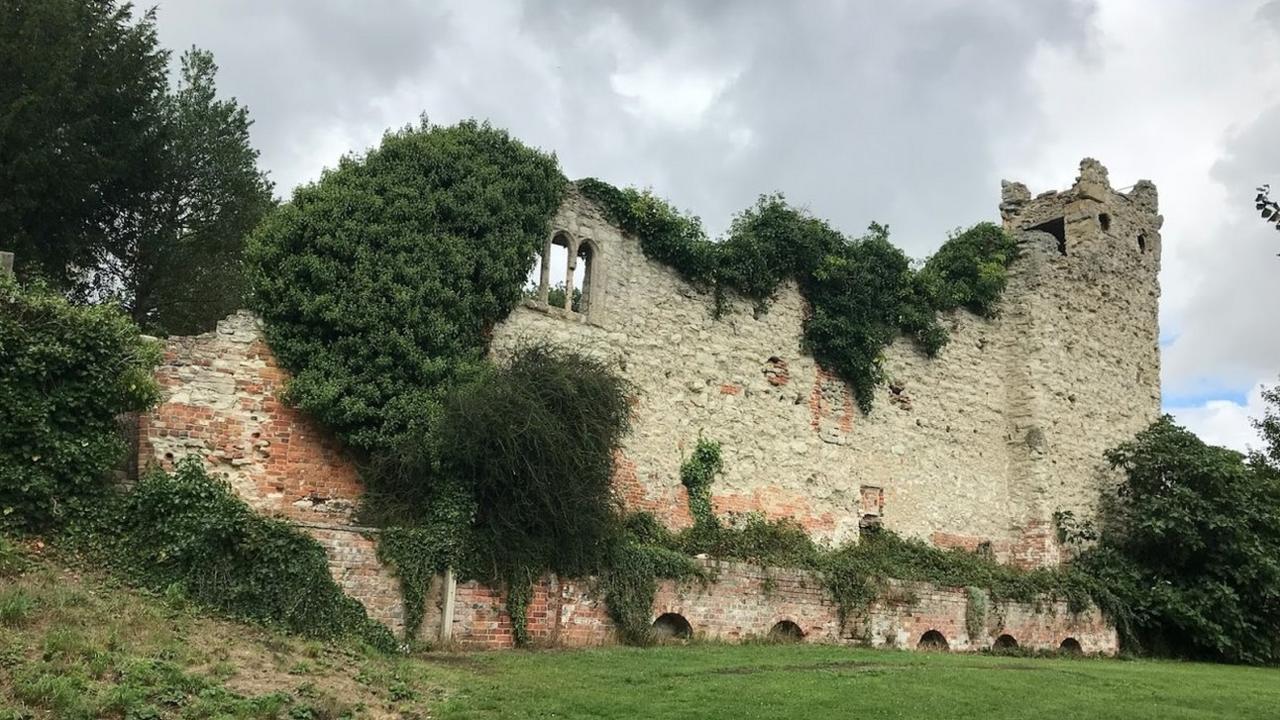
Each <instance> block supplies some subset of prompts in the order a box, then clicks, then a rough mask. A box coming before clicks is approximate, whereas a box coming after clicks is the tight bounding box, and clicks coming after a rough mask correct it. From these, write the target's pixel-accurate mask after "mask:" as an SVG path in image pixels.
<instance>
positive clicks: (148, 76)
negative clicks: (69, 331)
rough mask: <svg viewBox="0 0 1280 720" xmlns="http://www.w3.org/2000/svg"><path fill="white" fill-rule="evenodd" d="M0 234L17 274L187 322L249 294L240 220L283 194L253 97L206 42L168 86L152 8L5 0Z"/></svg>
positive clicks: (220, 311) (190, 327)
mask: <svg viewBox="0 0 1280 720" xmlns="http://www.w3.org/2000/svg"><path fill="white" fill-rule="evenodd" d="M0 17H4V18H5V22H4V23H3V24H0V66H2V67H4V68H5V72H4V73H2V74H0V238H3V239H4V240H3V242H4V243H5V245H6V246H8V245H9V244H10V243H12V247H11V248H10V247H6V248H5V249H12V250H14V251H16V254H17V267H16V269H17V271H18V273H19V275H20V276H24V277H29V276H42V277H44V278H45V279H47V281H48V282H49V283H50V284H51V285H52V286H54V287H56V288H58V289H59V290H61V291H63V292H65V293H67V294H68V296H69V297H71V298H73V299H75V300H78V301H98V300H103V299H108V298H109V299H116V300H119V301H120V302H121V303H122V305H123V306H124V307H125V308H126V309H127V310H128V311H129V313H130V315H131V316H132V317H133V318H134V319H135V320H136V321H137V322H139V323H140V324H142V325H143V326H144V327H145V328H146V329H148V330H150V331H155V332H180V333H190V332H195V331H199V330H204V329H207V328H208V327H211V326H212V324H213V322H214V321H215V320H217V319H218V318H220V317H222V316H224V315H226V314H227V313H228V312H230V311H231V310H234V309H235V308H236V307H239V306H240V304H241V296H242V289H243V282H242V280H241V279H240V278H241V274H240V269H239V253H240V248H241V244H242V241H243V238H244V235H245V234H246V233H247V231H248V229H249V228H251V227H252V226H253V225H255V224H256V223H257V222H258V220H259V219H260V218H261V217H262V215H263V214H264V213H265V212H266V210H267V209H269V208H270V207H271V205H272V203H273V200H272V198H271V184H270V183H269V182H268V181H267V180H266V177H265V175H264V174H263V173H262V172H260V171H259V170H258V169H257V168H256V162H257V152H256V151H255V150H253V149H252V148H251V147H250V145H249V138H248V128H249V124H250V122H249V119H248V114H247V111H246V110H245V109H244V108H243V107H242V106H240V105H238V104H237V103H236V102H235V101H234V100H230V101H223V100H218V99H217V97H216V90H215V86H214V75H215V73H216V70H217V68H216V66H215V65H214V63H213V59H212V56H210V55H209V54H208V53H207V52H202V51H199V50H196V49H192V50H191V51H189V52H188V53H186V54H185V55H184V56H183V59H182V71H181V76H180V80H179V82H178V85H177V87H176V89H173V90H172V91H171V90H170V89H169V87H168V85H169V84H168V79H167V73H166V66H167V63H168V60H169V53H168V51H166V50H164V49H162V48H161V47H160V46H159V44H158V41H157V38H156V29H155V13H154V11H149V12H146V13H143V14H142V15H140V16H135V15H134V14H133V8H132V6H131V5H129V4H127V3H125V4H121V3H118V2H115V1H114V0H93V1H91V2H82V1H79V0H46V1H45V2H28V1H26V0H0Z"/></svg>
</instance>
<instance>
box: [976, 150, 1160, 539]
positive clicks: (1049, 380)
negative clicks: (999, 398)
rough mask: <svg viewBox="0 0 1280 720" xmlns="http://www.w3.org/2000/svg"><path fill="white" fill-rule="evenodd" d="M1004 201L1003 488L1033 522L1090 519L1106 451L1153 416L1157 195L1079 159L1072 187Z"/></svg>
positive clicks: (1016, 194)
mask: <svg viewBox="0 0 1280 720" xmlns="http://www.w3.org/2000/svg"><path fill="white" fill-rule="evenodd" d="M1001 200H1002V201H1001V204H1000V214H1001V217H1002V219H1003V222H1004V226H1005V229H1006V230H1009V231H1011V232H1014V233H1016V234H1017V236H1018V237H1019V239H1020V246H1021V248H1022V251H1023V255H1022V257H1021V259H1020V260H1019V261H1018V262H1017V263H1016V264H1015V265H1014V268H1013V277H1012V279H1011V282H1010V287H1009V290H1008V295H1007V296H1006V298H1005V301H1004V304H1003V307H1004V308H1006V311H1005V312H1006V317H1005V319H1004V321H1005V322H1007V323H1009V325H1010V330H1011V331H1012V332H1011V334H1010V336H1009V339H1010V341H1011V342H1013V343H1014V347H1013V348H1012V350H1013V351H1012V352H1010V353H1009V355H1008V359H1009V367H1008V370H1007V372H1008V378H1007V381H1006V382H1007V392H1008V411H1007V412H1008V417H1007V422H1008V427H1009V435H1010V438H1011V457H1010V487H1011V489H1012V490H1013V491H1014V492H1015V494H1016V495H1017V496H1018V498H1019V501H1020V503H1021V504H1023V505H1024V508H1025V512H1026V513H1027V517H1028V518H1029V519H1033V520H1038V521H1039V522H1040V523H1044V522H1045V521H1047V520H1049V519H1050V518H1052V515H1053V513H1054V512H1055V511H1058V510H1065V511H1071V512H1073V513H1075V514H1076V515H1077V516H1078V517H1088V516H1090V515H1091V514H1092V512H1093V510H1094V508H1095V506H1096V502H1097V499H1098V496H1099V495H1098V493H1099V490H1100V489H1101V487H1102V484H1103V483H1105V482H1107V480H1108V478H1111V477H1114V474H1113V473H1112V472H1110V471H1109V470H1108V468H1107V467H1106V464H1105V461H1104V460H1103V453H1104V452H1105V451H1106V450H1107V449H1109V448H1111V447H1114V446H1115V445H1117V444H1118V443H1120V442H1123V441H1125V440H1128V439H1130V438H1132V437H1133V435H1134V434H1135V433H1137V432H1138V431H1140V430H1142V429H1143V428H1145V427H1146V426H1147V425H1148V424H1149V423H1150V422H1152V421H1153V420H1155V419H1156V418H1157V417H1159V414H1160V350H1159V330H1158V321H1157V314H1158V307H1157V306H1158V301H1159V296H1160V287H1159V282H1158V279H1157V275H1158V273H1159V270H1160V226H1161V224H1162V222H1163V218H1161V216H1160V215H1159V214H1158V207H1157V195H1156V188H1155V186H1154V185H1152V184H1151V183H1150V182H1149V181H1146V180H1140V181H1138V182H1137V184H1135V185H1134V186H1133V187H1132V188H1131V189H1130V190H1129V191H1128V192H1127V193H1122V192H1119V191H1117V190H1115V189H1113V188H1112V187H1111V184H1110V182H1109V180H1108V177H1107V170H1106V168H1104V167H1103V166H1102V165H1101V164H1100V163H1099V162H1098V161H1097V160H1093V159H1091V158H1086V159H1085V160H1083V161H1081V163H1080V175H1079V177H1078V178H1077V179H1076V182H1075V184H1074V185H1072V187H1071V188H1070V189H1068V190H1065V191H1062V192H1046V193H1042V194H1040V195H1037V196H1035V197H1034V198H1033V197H1032V196H1031V194H1030V193H1029V192H1028V190H1027V188H1026V186H1025V185H1022V184H1021V183H1010V182H1005V183H1004V184H1003V192H1002V198H1001ZM1046 540H1047V541H1048V540H1049V539H1048V538H1046ZM1054 547H1055V545H1054V543H1052V542H1051V541H1048V542H1046V543H1045V545H1044V547H1043V550H1036V549H1034V547H1033V546H1028V547H1027V552H1040V551H1043V552H1046V553H1047V555H1046V556H1045V557H1041V558H1035V557H1027V558H1024V560H1026V561H1030V562H1033V563H1034V564H1045V563H1052V562H1054V561H1056V560H1057V557H1056V555H1055V551H1054Z"/></svg>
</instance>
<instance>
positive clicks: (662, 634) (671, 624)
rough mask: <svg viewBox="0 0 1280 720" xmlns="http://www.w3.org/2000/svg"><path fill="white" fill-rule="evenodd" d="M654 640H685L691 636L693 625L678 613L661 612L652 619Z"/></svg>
mask: <svg viewBox="0 0 1280 720" xmlns="http://www.w3.org/2000/svg"><path fill="white" fill-rule="evenodd" d="M653 637H654V639H656V640H687V639H689V638H691V637H693V626H692V625H690V624H689V621H688V620H685V619H684V616H683V615H681V614H680V613H663V614H661V615H659V616H658V619H657V620H654V621H653Z"/></svg>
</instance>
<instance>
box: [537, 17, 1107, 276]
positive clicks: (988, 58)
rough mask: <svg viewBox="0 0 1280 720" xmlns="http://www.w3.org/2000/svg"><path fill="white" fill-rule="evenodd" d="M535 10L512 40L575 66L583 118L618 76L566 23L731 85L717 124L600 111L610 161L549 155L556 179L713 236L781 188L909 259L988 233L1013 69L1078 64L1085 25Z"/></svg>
mask: <svg viewBox="0 0 1280 720" xmlns="http://www.w3.org/2000/svg"><path fill="white" fill-rule="evenodd" d="M536 7H537V8H538V11H527V12H526V18H528V22H527V25H526V27H527V28H528V29H529V30H530V31H531V32H533V33H536V34H538V35H540V36H542V37H544V38H545V39H546V42H548V43H551V44H553V45H555V46H556V47H557V48H559V49H561V51H562V52H564V53H565V54H566V56H568V57H574V58H575V60H574V61H573V62H572V63H571V64H570V65H569V66H567V67H566V72H567V73H570V74H571V75H572V77H571V79H570V82H572V83H574V84H575V85H576V86H577V87H579V88H581V89H584V90H586V89H591V90H593V91H594V93H595V95H594V97H593V102H594V103H602V102H607V99H608V95H607V93H604V92H603V91H604V90H605V89H607V88H608V76H609V74H611V73H613V72H616V71H617V70H618V67H617V65H616V63H614V62H612V60H613V58H609V57H605V58H603V60H604V61H603V62H602V61H600V60H601V58H600V57H599V55H598V53H599V48H595V47H591V46H590V45H589V43H588V42H587V41H585V40H584V38H587V37H589V35H588V34H587V33H586V32H585V29H586V28H585V27H584V23H591V22H596V23H608V22H611V21H612V22H616V23H620V24H621V25H622V26H624V27H626V28H627V29H628V30H630V31H631V33H632V35H633V37H632V39H633V40H634V41H635V42H636V43H637V44H638V45H639V46H640V47H641V48H643V49H644V50H645V51H647V52H648V53H650V54H651V55H653V56H654V57H661V56H662V55H664V54H666V53H671V52H681V51H682V47H683V46H686V45H693V46H695V47H694V49H693V50H689V51H687V54H689V55H690V56H693V57H697V56H698V53H699V52H702V53H706V54H707V55H709V56H712V57H716V58H720V59H721V62H729V63H732V64H733V65H734V66H735V69H736V71H737V74H736V79H735V80H734V81H733V82H732V83H731V84H730V85H729V86H728V87H727V88H726V89H725V91H724V92H723V93H722V94H721V95H720V96H719V97H718V98H717V99H716V101H715V108H714V109H713V110H714V112H715V113H719V114H718V115H717V114H713V116H712V117H713V122H709V123H706V124H704V125H701V126H698V127H694V128H691V129H685V128H661V127H659V128H654V127H637V126H636V122H635V121H634V119H631V118H628V117H626V116H625V114H621V113H619V112H617V111H616V109H615V110H612V111H605V112H603V113H600V115H601V117H598V118H597V120H598V121H599V122H603V123H607V125H606V126H607V127H608V128H610V129H611V130H612V132H609V133H603V134H602V135H601V136H599V138H598V139H599V140H603V141H604V142H607V143H610V144H611V145H612V146H613V147H608V146H602V147H594V148H590V149H588V150H586V151H585V153H584V150H583V148H575V149H574V150H573V151H571V152H570V151H567V152H570V154H568V155H567V157H569V158H572V159H573V160H574V162H573V163H572V165H573V168H572V169H575V170H576V169H577V166H578V165H579V163H578V162H577V159H578V157H579V156H581V155H583V154H586V153H589V154H590V156H591V160H593V161H594V164H595V168H594V169H591V170H589V171H588V172H592V173H594V174H602V175H605V176H606V177H608V178H609V179H611V180H614V181H615V182H627V181H632V182H635V181H640V182H641V183H645V182H649V183H652V184H654V185H655V189H656V190H658V191H659V192H660V193H662V194H665V195H667V196H669V197H671V198H673V199H674V200H676V201H677V204H679V205H681V206H682V207H693V208H695V209H697V210H699V211H700V212H701V213H702V214H703V215H704V216H705V217H706V218H707V219H708V220H709V221H710V224H711V225H712V226H714V227H723V226H724V224H725V223H726V221H727V219H728V218H729V216H730V215H731V214H732V213H733V212H734V211H736V210H738V209H741V208H743V207H745V206H747V205H749V204H750V203H751V202H752V201H753V200H754V198H755V196H756V195H758V194H760V193H762V192H771V191H774V190H781V191H783V192H785V193H787V194H788V196H789V197H790V198H791V199H792V200H793V201H795V202H798V203H800V204H803V205H807V206H809V207H810V208H811V209H812V210H813V211H814V212H815V213H816V214H818V215H820V216H823V217H827V218H829V219H831V220H832V221H833V222H834V223H835V224H836V225H837V226H839V227H841V228H842V229H844V230H846V231H848V232H860V231H861V230H862V229H863V228H865V227H866V225H867V223H868V222H870V221H872V220H878V221H881V222H887V223H889V224H890V226H891V228H893V230H894V235H895V239H896V241H897V242H898V243H899V244H900V245H902V246H903V247H905V248H907V249H908V250H909V251H911V252H913V253H915V254H924V253H926V252H928V251H929V250H930V249H932V248H933V247H935V246H936V245H937V244H938V243H939V242H941V240H942V239H943V237H944V233H945V231H946V230H947V229H950V228H953V227H956V226H959V225H964V224H969V223H972V222H974V221H976V220H979V219H984V218H992V217H994V215H995V204H996V193H997V190H998V183H999V179H1000V172H999V169H998V168H996V167H994V166H993V164H992V161H991V156H992V149H993V147H994V146H995V145H996V144H997V143H1000V142H1002V138H1003V137H1007V136H1009V135H1011V134H1012V135H1018V134H1025V133H1026V132H1027V130H1026V128H1028V127H1030V126H1032V125H1034V123H1035V120H1036V112H1037V110H1036V102H1035V100H1036V99H1035V97H1034V94H1033V90H1034V88H1033V86H1032V83H1031V79H1030V78H1029V77H1028V76H1027V67H1028V65H1029V62H1030V60H1031V58H1032V56H1033V54H1034V53H1035V52H1036V50H1037V48H1038V47H1039V46H1040V44H1041V43H1050V44H1063V45H1066V46H1069V47H1074V48H1077V49H1078V50H1079V51H1080V52H1082V53H1083V52H1085V51H1086V50H1087V46H1088V31H1089V19H1090V14H1091V11H1092V8H1091V6H1090V5H1085V4H1070V5H1061V4H1058V5H1053V6H1048V5H1040V6H1036V7H1031V6H1029V5H1028V4H1026V3H1015V2H1005V3H1000V2H991V3H978V4H965V5H956V6H952V7H948V8H944V9H942V10H938V9H936V8H937V6H936V4H912V3H907V4H902V5H899V4H886V3H876V4H865V3H864V4H849V3H825V4H818V5H806V6H805V8H806V10H807V11H806V12H795V10H794V7H792V6H787V5H783V4H779V3H690V4H672V3H660V4H658V6H657V10H656V11H652V12H651V11H650V6H649V5H648V4H636V3H628V2H622V3H616V4H610V5H602V4H600V3H591V4H590V6H589V8H590V9H588V10H586V11H585V12H584V13H582V14H580V15H579V14H577V13H576V12H573V11H572V10H567V9H566V6H565V5H564V4H561V3H556V4H554V7H556V8H558V10H553V11H551V12H548V13H544V12H542V11H541V10H542V9H543V8H546V7H548V6H547V5H546V4H539V5H536ZM571 7H572V6H571ZM575 21H576V22H575ZM593 59H594V60H596V61H595V62H593V61H592V60H593ZM738 125H740V126H741V127H742V128H745V129H746V130H749V131H750V133H751V136H752V137H753V138H754V142H753V143H752V144H751V145H749V146H748V147H747V149H746V150H745V151H743V152H736V153H735V152H733V147H732V143H731V142H729V139H728V138H727V137H726V136H727V134H728V132H729V130H730V128H732V127H734V126H738ZM583 164H585V163H583ZM637 171H638V172H637ZM637 174H639V177H637Z"/></svg>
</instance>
